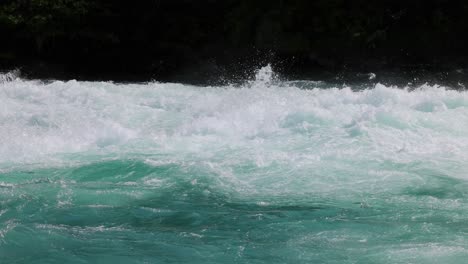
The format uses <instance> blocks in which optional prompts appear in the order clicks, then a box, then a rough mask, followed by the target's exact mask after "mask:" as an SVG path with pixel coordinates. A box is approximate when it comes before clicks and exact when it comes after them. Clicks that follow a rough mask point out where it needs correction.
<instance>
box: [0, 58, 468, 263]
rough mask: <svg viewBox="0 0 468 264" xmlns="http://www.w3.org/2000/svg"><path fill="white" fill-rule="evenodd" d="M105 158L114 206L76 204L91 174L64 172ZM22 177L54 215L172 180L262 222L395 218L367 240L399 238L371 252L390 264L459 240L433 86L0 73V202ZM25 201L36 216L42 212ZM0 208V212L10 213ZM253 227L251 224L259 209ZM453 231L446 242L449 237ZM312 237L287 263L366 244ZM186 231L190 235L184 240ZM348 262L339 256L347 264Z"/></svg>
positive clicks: (266, 77) (460, 175)
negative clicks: (250, 208) (313, 249)
mask: <svg viewBox="0 0 468 264" xmlns="http://www.w3.org/2000/svg"><path fill="white" fill-rule="evenodd" d="M118 161H122V162H123V165H118V166H123V167H119V168H120V169H122V168H125V169H124V172H116V173H115V175H117V176H116V178H112V175H107V176H106V177H107V178H104V179H100V180H99V181H98V183H97V185H99V183H101V184H103V186H104V187H106V188H107V187H109V186H108V185H106V184H108V183H109V182H112V184H113V185H112V186H113V187H112V188H126V187H125V186H130V187H132V188H133V189H131V190H124V189H122V190H121V191H122V192H121V193H120V194H121V195H123V196H125V197H127V198H125V199H123V198H122V199H121V200H119V199H115V200H113V201H110V200H106V199H103V198H102V197H103V196H102V195H106V194H104V192H106V191H105V190H104V189H102V190H100V191H96V192H94V191H92V190H91V191H88V192H86V193H85V194H86V195H87V196H88V197H89V196H90V195H91V196H92V197H95V198H93V199H88V198H85V197H80V196H79V195H78V194H77V193H78V189H80V188H82V187H83V186H81V187H80V186H78V185H79V183H80V179H81V180H83V179H90V178H86V177H91V176H82V175H81V174H80V175H81V176H80V177H85V178H79V177H78V179H75V178H73V177H75V176H76V175H75V174H73V173H74V172H70V173H71V174H67V173H66V172H65V171H67V170H71V171H76V170H79V168H81V167H84V168H93V167H92V166H94V165H96V164H104V165H105V166H111V165H112V164H113V162H118ZM128 162H130V164H134V163H135V162H136V163H137V164H141V165H138V166H143V167H142V168H144V170H147V171H150V172H151V171H152V169H151V168H169V169H167V170H168V171H163V173H162V174H158V173H150V172H148V173H147V174H145V173H141V174H138V173H140V172H138V171H137V169H135V170H136V171H133V172H132V169H129V168H130V167H132V166H134V165H128ZM106 164H107V165H106ZM109 164H110V165H109ZM126 164H127V165H128V166H127V165H126ZM104 165H103V166H104ZM87 166H88V167H87ZM118 166H117V167H118ZM135 166H136V165H135ZM171 166H172V167H171ZM132 168H133V167H132ZM171 168H172V169H171ZM95 169H96V170H97V171H98V172H97V174H93V173H92V172H91V171H92V170H91V169H90V172H89V173H90V174H89V175H95V176H96V177H99V175H100V174H99V171H100V170H99V169H98V168H95ZM54 171H56V172H57V171H58V172H57V173H55V172H54ZM28 172H31V173H33V174H34V173H35V172H37V173H38V175H40V176H38V177H39V180H45V181H50V182H53V183H54V186H55V188H59V189H60V191H59V190H57V192H58V193H57V195H53V197H52V196H51V197H52V198H50V200H49V198H47V199H46V200H47V201H48V203H47V204H48V205H49V204H55V205H56V206H58V207H57V208H60V206H64V205H66V206H70V207H73V206H84V205H86V206H95V207H96V208H100V206H103V207H105V206H111V207H112V206H123V205H124V204H126V203H127V202H128V201H129V200H132V199H135V200H138V199H143V197H145V196H144V195H145V192H144V191H141V190H143V189H144V190H148V188H149V189H150V190H151V192H161V193H166V192H174V191H180V188H182V187H180V186H181V185H180V184H182V183H181V182H183V186H185V187H183V188H189V189H190V188H199V189H197V190H198V191H199V194H200V195H201V196H205V197H211V198H210V199H212V201H214V200H216V201H219V200H222V202H220V203H234V204H243V203H248V204H254V205H256V206H258V208H266V209H265V210H267V211H268V210H270V209H268V208H269V206H298V208H300V207H301V206H311V205H316V206H318V207H320V206H325V205H329V206H331V207H337V208H341V209H339V210H338V209H337V210H338V211H337V212H336V214H330V215H327V217H329V218H327V219H328V220H330V219H332V218H333V217H336V219H338V220H339V219H340V215H342V217H343V221H357V222H356V224H357V225H359V222H360V221H364V222H365V221H366V219H371V220H372V219H373V218H372V217H374V216H375V217H377V216H378V217H380V216H382V217H383V218H384V219H385V221H387V222H385V224H384V225H387V224H389V225H391V223H392V222H395V221H400V220H401V221H402V223H401V226H399V227H398V230H396V231H395V230H393V231H389V232H387V233H385V232H384V233H382V234H381V238H382V239H384V240H385V239H386V238H388V237H390V239H395V241H398V239H400V243H402V245H403V246H401V247H399V246H398V242H395V244H391V245H393V246H388V241H387V242H385V243H384V244H382V248H380V247H379V248H378V250H384V251H385V252H384V253H383V254H387V255H385V256H395V254H396V255H398V256H399V258H400V260H401V263H403V262H405V261H410V260H411V261H415V259H412V258H411V256H419V257H420V258H416V260H420V259H426V260H427V259H431V256H432V257H434V256H435V259H438V260H443V259H444V258H448V259H449V260H450V257H452V256H455V260H458V259H460V258H462V257H464V256H468V247H467V243H468V241H467V240H466V238H465V237H466V236H465V235H466V234H468V233H467V232H468V229H467V226H466V224H463V223H464V221H466V220H468V213H467V212H468V210H467V209H468V192H467V187H468V182H467V180H468V92H465V91H456V90H451V89H449V88H447V87H444V86H439V85H433V86H430V85H422V86H420V87H417V88H411V89H410V88H408V87H394V86H385V85H383V84H379V83H377V84H375V85H372V86H369V87H367V88H366V89H354V88H353V87H350V86H346V85H340V86H338V87H334V86H333V85H331V84H327V83H325V82H319V81H317V82H313V81H281V80H279V79H277V78H274V74H273V73H272V71H271V68H268V67H267V68H263V69H262V70H261V71H259V72H258V73H257V77H256V79H255V80H253V81H249V82H246V83H245V84H243V85H226V86H219V87H218V86H217V87H214V86H204V87H201V86H192V85H184V84H177V83H158V82H150V83H138V84H137V83H135V84H123V83H113V82H84V81H74V80H72V81H65V82H64V81H41V80H25V79H21V78H19V77H17V76H16V75H14V74H9V75H5V74H4V75H2V77H1V78H0V194H1V195H2V197H4V198H5V197H9V198H8V199H10V200H11V199H13V200H15V197H16V196H17V197H16V198H18V199H19V197H20V194H18V193H15V192H16V191H18V190H20V189H21V188H22V187H21V186H23V185H22V184H31V183H34V182H35V180H38V179H37V178H35V176H34V175H33V174H31V175H29V174H28ZM85 172H86V170H85ZM107 172H108V171H107ZM15 173H19V174H20V175H23V176H21V177H24V179H26V180H25V181H21V179H20V178H14V177H20V176H14V175H15ZM133 174H135V175H140V176H138V177H136V176H135V177H133V176H131V175H133ZM73 175H75V176H73ZM93 177H94V176H93ZM109 177H110V178H109ZM132 177H133V178H132ZM115 184H117V185H115ZM185 184H186V185H185ZM86 186H87V185H86ZM174 186H179V187H180V188H179V187H177V188H175V187H174ZM197 186H201V187H197ZM104 187H103V188H104ZM130 187H129V188H130ZM136 187H138V188H141V189H140V190H138V188H136ZM2 188H3V189H2ZM74 188H76V190H75V189H74ZM83 188H85V187H83ZM86 188H89V186H87V187H86ZM96 188H98V187H96ZM171 188H175V189H171ZM15 190H16V191H15ZM184 190H185V189H184ZM190 190H192V189H190ZM41 192H47V190H46V189H40V190H38V194H37V195H40V193H41ZM109 192H111V191H109ZM20 193H21V192H20ZM180 194H181V195H183V194H184V192H182V193H180ZM185 194H186V195H187V193H185ZM100 195H101V196H100ZM129 195H130V196H131V197H133V198H128V197H129ZM132 195H133V196H132ZM171 195H172V194H171ZM174 195H175V194H174ZM188 195H190V192H188ZM115 196H116V197H117V196H119V194H115ZM99 197H101V198H99ZM171 197H172V196H171ZM197 197H198V196H197ZM213 197H214V198H213ZM161 199H162V198H161ZM91 200H93V201H91ZM18 201H19V200H18ZM36 202H37V203H39V204H37V205H36V206H38V207H41V206H45V207H47V206H48V205H47V206H46V205H41V204H40V202H39V201H36ZM0 204H1V203H0ZM44 204H46V203H45V202H44ZM7 205H8V202H5V203H4V204H3V209H5V210H10V209H11V208H8V207H7ZM147 207H148V205H145V208H147ZM258 208H257V209H255V210H261V209H258ZM281 208H283V207H281ZM288 208H289V207H288ZM291 208H292V207H291ZM365 208H372V209H369V210H374V211H372V212H371V213H366V214H365V216H360V217H361V218H359V219H361V220H356V219H355V218H353V219H354V220H349V219H348V220H346V219H347V218H346V217H347V216H345V215H346V212H345V213H343V211H342V213H340V210H363V209H365ZM271 210H279V211H281V209H271ZM288 210H289V209H288ZM301 210H302V209H301ZM434 210H439V211H434ZM293 211H294V210H293ZM333 212H335V211H333ZM353 212H354V211H353ZM290 216H291V217H294V216H295V215H290ZM1 217H2V213H0V218H1ZM258 217H259V218H261V217H265V216H264V215H263V216H262V213H261V212H259V216H258ZM12 218H14V217H13V216H12ZM18 219H20V218H18ZM379 219H381V218H379ZM418 219H422V220H421V221H419V220H418ZM434 219H436V220H434ZM296 220H297V221H302V220H305V219H302V220H301V219H300V218H299V219H296ZM379 221H380V220H379ZM382 221H384V220H382ZM412 221H416V222H412ZM434 221H435V222H436V223H437V224H435V223H434ZM26 222H27V221H26ZM46 222H47V221H46ZM46 222H44V221H42V222H41V221H38V222H34V223H31V225H32V226H34V228H38V229H44V228H45V229H47V230H49V231H50V230H55V231H57V230H60V228H66V224H67V223H57V225H50V223H49V222H47V223H46ZM371 222H372V221H371ZM5 223H6V222H5ZM14 223H15V225H18V224H20V223H21V220H15V221H14ZM409 223H413V224H414V223H417V226H418V228H420V229H418V230H419V231H418V232H420V234H415V235H414V237H411V238H408V239H407V240H405V239H406V238H405V237H404V235H405V234H407V235H408V234H410V233H411V232H409V233H405V232H406V231H407V230H406V231H405V228H409V229H411V228H413V227H414V226H411V224H409ZM422 223H425V224H424V225H426V226H425V227H421V226H420V225H422ZM444 223H445V224H444ZM33 224H34V225H33ZM64 225H65V226H64ZM102 225H104V224H102V223H99V221H97V222H96V224H95V225H91V227H89V226H85V227H82V228H81V229H78V231H76V230H75V229H70V230H75V231H76V232H85V231H86V230H87V229H86V228H91V229H92V228H96V226H97V227H99V226H101V228H104V227H102ZM122 225H124V224H122ZM405 225H406V227H405ZM124 226H125V225H124ZM454 226H458V228H459V229H458V231H457V230H456V229H455V230H452V228H454ZM0 227H1V226H0ZM10 227H11V225H10ZM70 228H71V227H70ZM74 228H76V227H74ZM109 228H115V226H114V227H109ZM122 228H123V227H122ZM126 228H128V226H126ZM271 228H272V230H274V226H273V225H272V226H271ZM323 228H324V230H322V231H321V232H322V233H321V232H318V231H317V230H315V229H314V228H312V229H311V230H315V231H317V232H315V231H314V232H315V233H314V232H312V231H311V233H309V234H306V235H304V236H301V235H300V234H297V235H295V236H293V237H291V238H290V240H288V241H289V242H287V243H286V242H285V243H286V244H285V245H291V244H293V245H294V246H293V247H292V248H293V249H292V251H291V252H296V251H295V250H299V251H300V252H301V254H302V255H301V256H303V257H304V258H303V260H307V259H308V260H315V259H314V258H313V256H314V255H313V254H312V255H308V254H309V253H310V252H308V250H307V247H306V246H304V245H307V244H308V243H312V242H313V241H316V242H317V241H318V243H325V244H321V245H325V246H324V247H326V245H332V244H333V245H335V246H336V247H337V248H341V249H342V248H347V247H353V246H350V245H349V244H347V243H348V242H349V241H348V240H347V239H349V240H350V241H357V242H356V243H358V244H359V243H367V241H368V240H372V239H377V238H376V236H377V235H376V234H369V232H371V233H372V229H370V230H367V231H363V230H362V229H360V228H362V227H359V228H358V229H356V230H353V226H348V227H347V228H348V229H340V230H335V231H331V230H329V229H327V228H326V226H323ZM389 228H390V227H389ZM424 228H426V229H427V230H426V231H427V232H426V231H424ZM447 228H448V229H449V230H450V231H447ZM91 229H89V230H91ZM240 229H242V228H240ZM319 229H320V228H319ZM364 229H365V228H364ZM1 230H3V231H2V232H3V233H0V238H3V240H4V242H5V241H8V240H7V239H6V238H5V237H6V234H7V233H8V232H11V231H10V229H8V225H7V224H5V225H4V226H3V229H1ZM80 230H81V231H80ZM103 230H106V229H105V228H104V229H103ZM282 230H283V231H284V229H282ZM55 231H53V232H55ZM75 231H69V232H75ZM348 231H349V232H348ZM387 231H388V230H387ZM413 231H414V228H413ZM51 232H52V231H51ZM57 232H59V231H57ZM90 232H91V231H90ZM187 232H188V234H190V232H192V233H194V234H199V235H200V236H201V233H199V232H198V231H197V232H195V231H190V232H189V231H187ZM272 232H276V231H272ZM301 232H303V231H301ZM327 232H331V233H327ZM359 232H362V233H359ZM392 232H393V233H392ZM425 232H426V233H425ZM444 232H445V233H444ZM299 233H300V232H299ZM306 233H307V232H306ZM428 234H433V235H437V236H438V237H439V238H438V239H435V238H434V239H432V238H431V239H432V240H431V239H425V236H428V237H431V236H430V235H428ZM444 234H445V235H444ZM399 236H401V237H400V238H399ZM280 241H281V240H280ZM311 241H312V242H311ZM343 241H348V242H346V243H344V242H343ZM375 241H378V239H377V240H375ZM288 243H289V244H288ZM349 243H351V242H349ZM375 243H377V244H378V242H375ZM280 244H281V243H280ZM301 245H302V246H303V247H301ZM244 246H245V245H244ZM1 247H2V242H0V248H1ZM236 247H237V246H236ZM330 247H331V248H333V247H332V246H330ZM431 247H432V249H431ZM327 252H328V251H327ZM359 252H361V251H356V252H353V253H352V254H356V259H357V256H358V255H359V254H361V253H359ZM325 253H326V252H325ZM325 253H324V254H325ZM236 254H237V253H236ZM317 254H318V253H317ZM350 254H351V253H350ZM352 254H351V256H354V255H352ZM431 254H432V255H431ZM454 254H455V255H454ZM10 257H11V256H10ZM437 257H441V258H437ZM10 260H13V258H10ZM352 260H353V258H352ZM338 262H339V261H338ZM389 263H391V262H389ZM453 263H456V261H455V262H453Z"/></svg>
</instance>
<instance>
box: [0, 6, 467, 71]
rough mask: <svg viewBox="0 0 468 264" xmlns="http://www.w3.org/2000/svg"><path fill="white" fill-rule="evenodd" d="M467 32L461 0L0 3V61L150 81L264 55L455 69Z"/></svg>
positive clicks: (303, 64) (326, 66) (342, 65)
mask: <svg viewBox="0 0 468 264" xmlns="http://www.w3.org/2000/svg"><path fill="white" fill-rule="evenodd" d="M467 32H468V2H467V1H463V0H451V1H443V0H405V1H401V0H380V1H371V0H367V1H365V0H352V1H350V0H315V1H314V0H288V1H286V0H256V1H254V0H138V1H115V0H1V4H0V36H1V41H0V68H2V69H7V68H12V67H21V68H22V69H23V71H24V72H26V73H30V74H31V75H36V76H44V77H56V78H60V77H73V78H90V79H96V78H97V79H99V78H114V79H116V78H117V79H119V78H122V79H132V78H137V79H148V78H155V79H161V80H177V79H184V78H185V79H190V78H194V79H197V78H198V79H206V78H208V77H209V76H226V77H230V76H229V75H228V74H227V73H232V74H236V73H243V72H245V70H246V69H249V67H256V66H258V64H260V63H264V62H271V63H273V64H274V65H275V66H276V68H277V69H280V70H281V71H282V72H285V73H301V74H307V73H310V72H317V71H340V70H344V69H356V70H372V69H390V68H398V67H410V68H425V69H444V68H453V69H455V68H457V67H458V68H463V67H466V62H467V57H468V56H467V55H468V34H467ZM48 75H49V76H48Z"/></svg>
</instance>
